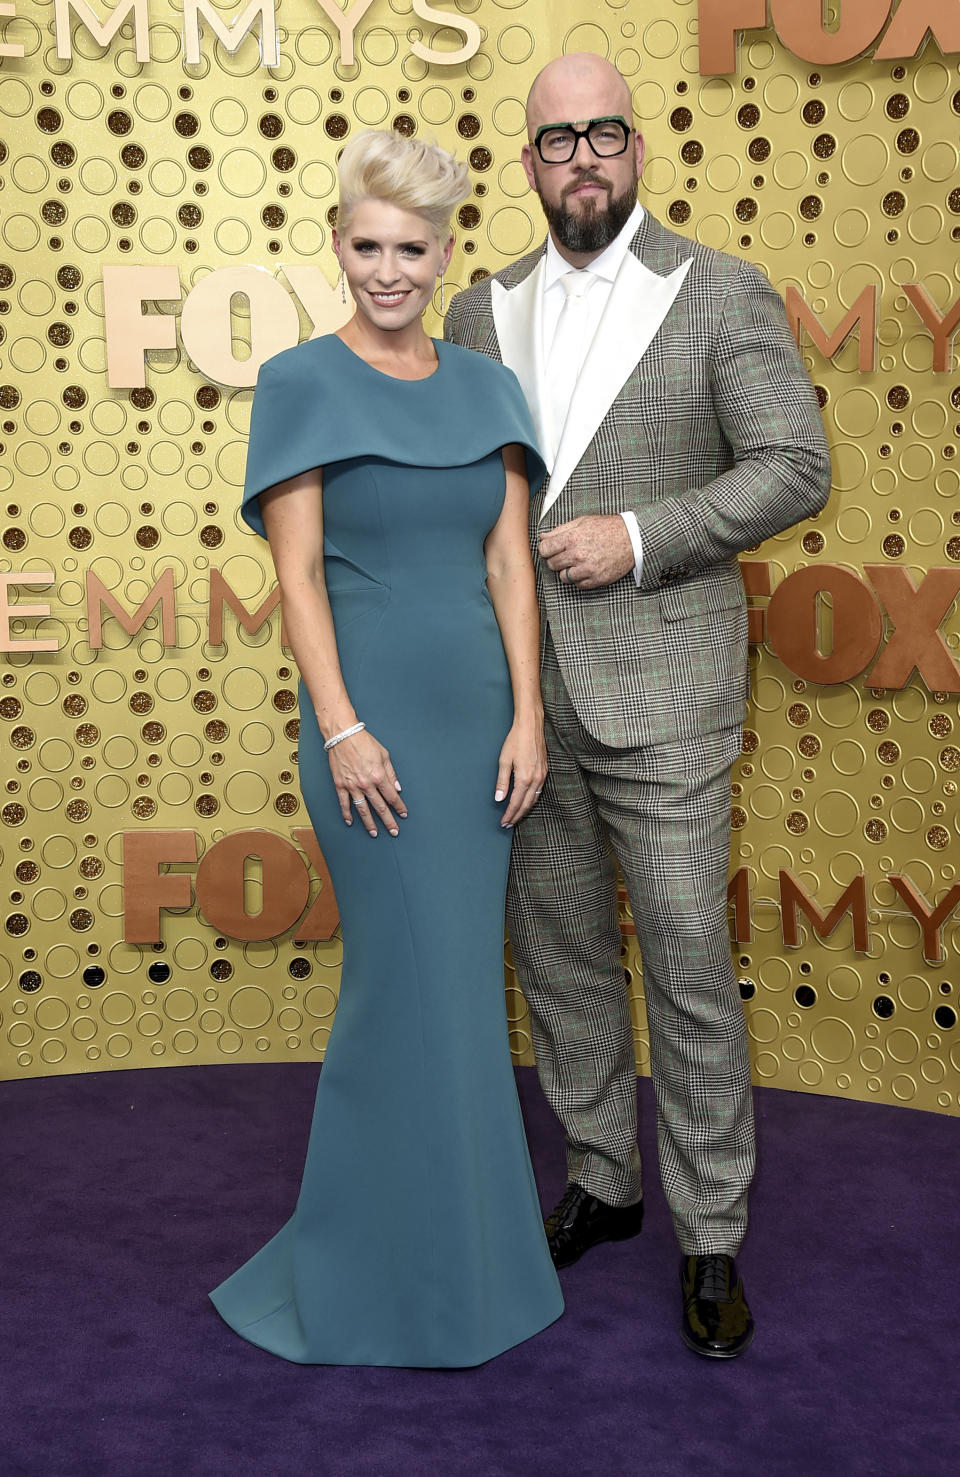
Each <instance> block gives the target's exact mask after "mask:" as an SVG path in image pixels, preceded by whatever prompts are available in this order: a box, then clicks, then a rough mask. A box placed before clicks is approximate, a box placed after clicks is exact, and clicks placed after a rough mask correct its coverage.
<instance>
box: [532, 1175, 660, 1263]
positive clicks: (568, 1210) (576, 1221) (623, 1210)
mask: <svg viewBox="0 0 960 1477" xmlns="http://www.w3.org/2000/svg"><path fill="white" fill-rule="evenodd" d="M642 1225H643V1201H642V1200H638V1201H637V1202H636V1204H635V1205H621V1206H616V1205H604V1203H603V1201H602V1200H598V1199H597V1197H596V1196H595V1195H591V1194H590V1193H589V1192H588V1191H587V1190H585V1189H583V1187H582V1185H568V1186H567V1190H566V1194H565V1195H564V1197H563V1199H562V1200H561V1201H560V1204H559V1205H558V1206H557V1207H556V1209H555V1210H553V1211H552V1212H551V1214H550V1215H548V1216H547V1219H546V1221H545V1222H544V1229H545V1231H546V1233H547V1245H548V1246H549V1247H550V1255H551V1256H552V1257H553V1265H554V1266H555V1267H569V1266H572V1264H573V1263H574V1262H576V1261H579V1260H580V1258H581V1257H582V1256H583V1253H584V1252H585V1251H589V1250H590V1247H591V1246H596V1245H598V1243H599V1242H601V1241H626V1240H627V1239H628V1237H630V1236H636V1235H638V1234H639V1231H640V1227H641V1226H642Z"/></svg>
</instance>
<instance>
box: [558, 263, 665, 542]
mask: <svg viewBox="0 0 960 1477" xmlns="http://www.w3.org/2000/svg"><path fill="white" fill-rule="evenodd" d="M691 266H692V261H691V260H688V261H685V262H684V263H683V264H682V266H679V267H678V268H677V269H676V271H675V272H671V273H670V276H669V277H659V276H658V275H657V273H656V272H651V271H650V268H649V267H645V266H644V265H643V262H642V261H641V260H640V258H639V257H637V256H634V254H633V252H632V251H629V252H627V255H626V256H625V257H624V259H623V262H622V263H621V266H620V270H619V272H618V273H617V276H616V280H615V282H614V284H613V287H612V288H611V290H610V296H609V298H608V299H607V305H606V307H605V308H604V310H603V317H602V318H601V319H600V324H599V326H598V328H597V332H596V334H595V335H594V339H593V343H592V344H591V345H590V348H589V349H588V351H587V357H586V359H585V360H584V362H583V368H582V369H581V370H580V377H579V379H578V380H577V384H576V388H575V390H574V392H573V400H572V403H571V405H570V410H569V413H568V415H567V420H566V424H565V425H564V428H563V435H562V437H561V438H560V445H559V447H558V448H557V457H556V461H555V462H554V465H553V470H552V472H551V475H550V485H549V487H548V488H547V495H546V497H545V498H544V503H543V512H542V513H541V514H540V516H541V518H542V517H543V516H544V514H546V513H548V512H549V510H550V509H551V508H552V507H553V504H554V503H555V502H556V500H557V498H558V497H559V496H560V494H561V492H562V491H563V489H564V487H565V486H566V484H567V482H568V480H569V478H570V476H571V474H572V473H573V472H574V471H575V470H576V467H577V463H578V462H579V461H580V458H581V457H582V456H583V453H584V452H585V451H586V449H587V447H588V446H589V445H590V442H591V441H592V440H593V438H594V436H595V435H596V432H597V429H598V427H599V425H600V423H601V421H602V420H603V418H604V416H605V415H606V414H607V411H608V410H609V409H610V407H611V405H612V404H613V402H614V400H615V399H616V398H617V395H618V394H619V393H620V391H621V389H622V388H623V385H624V383H625V381H626V379H627V377H628V375H630V374H631V373H632V371H633V370H634V369H635V368H636V367H637V365H638V364H639V363H640V360H641V359H642V358H643V356H644V354H645V353H646V352H647V350H648V349H649V347H650V345H651V344H652V342H653V340H654V338H655V337H656V334H657V330H658V329H659V327H660V325H661V323H662V322H663V320H664V319H665V318H666V316H667V314H668V313H669V312H670V309H671V308H672V307H673V304H674V302H675V300H676V297H677V294H678V293H679V291H680V289H681V287H682V286H683V283H684V279H685V277H686V275H687V273H688V271H689V270H690V267H691ZM528 280H529V279H528Z"/></svg>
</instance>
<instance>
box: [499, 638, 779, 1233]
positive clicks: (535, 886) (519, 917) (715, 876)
mask: <svg viewBox="0 0 960 1477" xmlns="http://www.w3.org/2000/svg"><path fill="white" fill-rule="evenodd" d="M541 681H542V687H543V696H544V704H545V709H546V735H547V749H548V754H549V759H550V773H549V775H548V777H547V781H546V784H545V786H544V790H543V794H542V795H541V797H540V800H539V802H538V803H537V805H536V806H535V807H534V809H533V811H532V812H531V813H530V815H529V816H528V817H527V818H526V819H525V820H524V821H523V822H522V823H521V824H520V825H519V826H518V827H517V831H516V834H515V836H514V843H513V861H512V867H511V877H510V887H509V890H508V897H507V915H508V922H509V927H510V937H511V943H512V948H513V957H514V962H515V964H516V966H517V972H518V976H519V980H520V984H521V987H522V989H523V991H524V994H525V996H526V999H527V1002H528V1004H529V1006H530V1013H531V1017H532V1027H533V1044H534V1050H535V1052H536V1058H537V1067H538V1071H539V1074H540V1081H541V1084H542V1086H543V1090H544V1092H545V1094H546V1097H547V1100H548V1101H549V1103H550V1105H551V1106H552V1108H553V1110H554V1112H555V1113H556V1114H557V1117H558V1118H559V1119H560V1121H561V1123H562V1124H563V1127H564V1130H565V1132H566V1138H567V1169H568V1178H569V1179H570V1180H571V1181H572V1182H575V1183H577V1184H580V1185H582V1186H583V1187H584V1188H585V1189H586V1190H588V1191H589V1192H590V1193H591V1194H594V1195H596V1196H597V1197H598V1198H599V1199H601V1200H603V1201H605V1202H606V1203H608V1204H611V1205H629V1204H631V1203H632V1202H634V1201H635V1200H637V1199H638V1198H639V1196H640V1194H641V1167H640V1154H639V1150H638V1147H637V1119H636V1101H637V1100H636V1068H635V1058H634V1042H633V1029H632V1025H631V1020H630V1012H629V1006H628V1002H627V992H626V981H625V977H624V971H623V965H622V962H621V941H620V929H619V921H618V908H617V877H616V867H617V863H619V866H620V870H621V872H622V874H623V878H624V882H625V884H626V888H627V895H628V898H629V900H630V904H631V908H632V911H633V919H634V923H635V925H636V930H637V938H638V942H639V945H640V952H641V957H642V961H643V979H644V992H645V996H646V1007H647V1019H648V1023H649V1028H650V1057H651V1075H652V1077H653V1084H654V1089H655V1092H656V1099H657V1142H658V1150H659V1159H660V1173H661V1179H662V1182H663V1188H664V1191H665V1193H666V1197H667V1201H668V1203H669V1206H670V1210H671V1213H672V1216H673V1221H674V1227H675V1230H676V1233H677V1238H678V1240H679V1243H680V1248H681V1251H683V1252H684V1254H686V1255H693V1254H698V1253H707V1252H726V1253H729V1254H731V1255H733V1254H735V1253H736V1251H737V1249H738V1247H739V1245H740V1241H741V1240H742V1237H743V1234H744V1231H745V1229H746V1222H747V1190H748V1187H749V1184H750V1180H751V1177H752V1174H753V1166H754V1138H753V1109H752V1098H751V1088H750V1063H749V1057H748V1051H747V1036H746V1026H745V1021H744V1014H743V1006H742V1003H741V1001H740V997H739V993H738V990H737V984H736V979H735V977H734V972H733V964H732V959H731V950H730V941H729V934H728V930H727V906H726V904H727V876H728V867H729V855H730V770H731V766H732V764H733V762H734V760H735V759H736V757H737V755H738V754H739V752H740V742H741V738H740V728H739V727H735V728H729V729H725V730H722V731H721V732H718V733H711V734H706V735H699V736H696V737H693V738H688V739H685V740H682V741H680V742H677V743H669V744H658V745H648V746H644V747H641V748H636V749H612V748H608V747H607V746H606V745H605V744H602V743H601V742H600V741H599V740H598V739H595V738H594V737H593V736H592V735H591V734H589V733H588V732H587V730H586V729H585V728H584V727H583V726H582V724H581V723H580V721H579V719H578V718H577V715H576V713H575V712H574V709H573V706H572V704H571V701H570V698H569V695H568V693H567V690H566V687H565V684H564V681H563V677H562V675H561V673H560V670H559V667H558V665H557V659H556V654H555V652H554V650H553V643H552V640H551V638H550V633H549V630H548V631H547V632H546V646H545V652H544V659H543V670H542V674H541Z"/></svg>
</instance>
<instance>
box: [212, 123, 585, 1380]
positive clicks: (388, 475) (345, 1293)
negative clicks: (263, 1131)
mask: <svg viewBox="0 0 960 1477" xmlns="http://www.w3.org/2000/svg"><path fill="white" fill-rule="evenodd" d="M340 170H341V203H340V221H339V230H338V233H336V234H335V246H336V248H337V252H338V256H340V258H341V262H342V265H343V267H344V269H345V271H346V276H347V280H348V281H349V283H350V287H351V291H352V293H353V296H354V300H355V302H356V306H357V311H356V314H355V316H354V318H353V319H352V320H351V322H350V323H349V324H348V325H347V327H346V328H345V329H344V330H342V332H341V333H340V334H339V335H329V336H327V337H323V338H319V339H315V340H312V341H310V342H307V343H305V344H301V345H300V346H299V347H297V348H294V349H290V350H288V351H286V352H285V353H282V354H279V355H278V356H277V357H276V358H274V359H272V360H270V361H268V362H267V363H266V364H265V365H264V366H263V368H262V370H261V372H260V376H259V379H258V382H257V390H256V395H255V398H254V406H253V416H252V422H251V435H250V449H249V455H248V463H247V477H246V489H245V492H244V504H243V516H244V518H245V519H246V521H247V522H248V523H249V525H250V526H251V527H252V528H253V529H255V530H256V531H257V532H259V533H261V534H263V533H264V532H266V533H267V535H268V536H269V539H270V545H271V550H272V553H273V556H274V560H275V563H276V566H277V574H278V578H279V581H280V586H281V589H282V593H283V602H284V616H285V621H286V626H287V630H288V633H289V640H290V644H291V646H292V648H293V651H294V655H295V657H296V659H297V662H298V665H299V667H300V670H301V674H302V680H301V687H300V712H301V725H300V744H299V754H300V775H301V783H302V787H303V794H304V798H305V800H306V803H307V808H308V810H309V813H310V818H311V821H312V823H313V826H314V830H315V831H316V834H317V837H318V839H319V842H320V845H321V848H322V850H323V853H324V856H325V858H326V861H327V864H328V866H329V869H330V874H331V877H332V880H333V885H334V890H335V892H336V895H337V901H338V904H339V909H340V918H341V926H342V932H343V945H344V964H343V977H342V982H341V992H340V1002H339V1005H338V1009H337V1016H336V1022H335V1025H334V1029H333V1032H332V1034H331V1038H330V1042H329V1046H328V1049H327V1054H326V1058H325V1061H324V1064H323V1069H322V1072H321V1076H320V1082H319V1087H318V1090H317V1100H316V1108H315V1113H314V1120H313V1127H312V1131H311V1135H310V1143H309V1148H308V1151H307V1159H306V1165H305V1169H304V1174H303V1181H302V1184H301V1187H300V1195H299V1199H298V1202H297V1206H296V1210H295V1212H294V1214H293V1216H292V1217H291V1219H290V1220H289V1221H288V1222H287V1223H286V1225H285V1226H283V1228H282V1229H281V1230H280V1231H279V1232H278V1234H277V1235H276V1236H274V1237H273V1239H272V1240H271V1241H269V1242H268V1243H267V1245H266V1246H264V1247H263V1248H262V1250H260V1251H258V1252H257V1253H256V1255H255V1256H253V1257H252V1259H251V1260H250V1261H248V1262H246V1264H245V1265H244V1266H242V1267H241V1268H240V1269H239V1271H237V1272H235V1273H234V1274H233V1275H232V1276H231V1277H229V1278H228V1279H227V1280H226V1281H225V1282H224V1283H222V1284H221V1286H220V1287H218V1288H217V1289H216V1291H215V1292H213V1293H212V1294H211V1297H212V1299H213V1302H214V1304H215V1306H216V1308H217V1310H218V1311H219V1312H220V1314H221V1315H222V1317H223V1318H224V1319H225V1320H226V1322H227V1323H228V1324H230V1326H231V1327H232V1328H234V1329H235V1330H236V1331H237V1332H238V1333H239V1334H241V1335H242V1336H243V1337H244V1338H246V1339H248V1340H249V1341H250V1342H251V1343H254V1344H257V1345H259V1346H260V1347H262V1348H264V1349H267V1350H269V1351H270V1352H272V1353H274V1354H279V1355H282V1356H283V1357H284V1358H286V1359H290V1360H294V1361H296V1362H299V1363H317V1364H367V1365H407V1366H428V1367H444V1366H447V1367H449V1366H466V1365H475V1364H480V1363H482V1362H483V1361H485V1360H487V1359H490V1358H491V1357H493V1356H494V1355H496V1354H499V1353H501V1352H502V1351H503V1350H505V1349H508V1348H510V1347H512V1346H513V1345H515V1344H517V1343H519V1342H521V1341H522V1340H523V1339H526V1338H529V1337H530V1336H531V1335H533V1334H535V1333H537V1332H539V1331H540V1330H541V1329H543V1328H545V1327H546V1326H547V1325H548V1324H550V1323H551V1322H553V1320H554V1319H555V1318H557V1317H558V1316H559V1314H560V1313H561V1311H562V1307H563V1304H562V1300H561V1295H560V1288H559V1284H558V1282H557V1277H556V1273H555V1271H554V1268H553V1265H552V1263H551V1260H550V1256H549V1252H548V1249H547V1243H546V1239H545V1236H544V1231H543V1225H542V1221H541V1215H540V1208H539V1203H538V1199H537V1193H536V1186H535V1184H534V1179H533V1173H532V1170H531V1166H530V1160H529V1155H528V1152H527V1146H526V1140H525V1137H524V1130H523V1123H522V1120H521V1117H520V1109H519V1103H518V1100H517V1093H516V1086H515V1082H514V1077H513V1071H512V1066H511V1061H510V1051H509V1042H508V1035H507V1022H506V1012H505V1005H504V994H503V919H504V900H505V892H506V880H507V869H508V863H509V855H510V838H511V827H512V825H513V824H514V823H515V822H516V821H517V820H518V819H520V818H521V817H522V815H524V814H525V813H526V812H527V810H529V809H530V807H531V806H532V805H533V804H534V803H535V801H536V796H537V794H538V793H539V789H540V787H541V786H542V784H543V780H544V775H545V773H546V761H545V757H544V751H543V740H542V715H541V710H540V697H539V688H538V633H537V613H536V598H535V593H534V587H533V572H532V567H531V562H530V553H529V547H528V543H527V506H526V503H527V500H528V498H529V488H528V475H529V476H530V477H532V478H534V479H535V481H536V483H537V484H539V480H540V479H541V478H542V476H543V465H542V463H541V461H540V458H539V455H538V452H537V449H536V443H535V440H534V437H533V432H532V428H531V425H530V422H529V418H528V414H527V410H526V406H525V404H524V401H523V398H522V395H521V392H520V388H519V386H518V384H517V382H516V380H515V379H514V377H513V375H512V374H511V372H510V371H509V370H507V369H505V368H504V367H503V366H502V365H500V364H497V363H495V362H493V361H492V360H490V359H488V358H487V357H485V356H482V355H479V354H473V353H471V352H470V351H468V350H463V349H459V348H457V347H455V346H453V345H448V344H444V343H442V342H435V341H433V340H431V339H428V338H427V337H426V335H425V333H424V330H423V327H422V322H421V318H422V313H423V310H424V308H425V307H426V305H427V303H428V302H429V301H430V298H431V296H432V292H433V289H434V285H435V279H436V273H437V272H438V270H439V271H440V272H441V273H442V272H443V270H445V268H446V265H447V263H448V262H449V259H450V250H451V247H452V240H451V237H450V230H449V220H450V215H451V212H452V210H453V208H454V206H455V205H456V204H457V203H458V202H459V201H460V200H462V199H463V198H464V196H465V194H466V193H467V191H468V189H469V185H468V183H467V182H466V170H465V169H464V167H463V166H462V165H458V164H456V162H455V161H454V160H453V159H452V158H451V156H450V155H448V154H446V153H445V151H443V150H441V149H439V148H437V147H436V146H431V145H424V144H421V143H419V142H417V141H414V140H407V139H403V138H402V137H401V136H400V135H398V134H386V133H376V132H373V131H368V132H367V133H365V134H361V135H358V137H357V138H356V139H355V140H354V141H352V143H351V144H350V145H348V147H347V149H346V150H345V151H344V155H343V157H342V159H341V166H340ZM361 722H362V723H363V724H364V725H366V726H365V727H359V726H358V725H360V724H361ZM344 734H346V735H347V736H346V737H342V735H344ZM331 739H333V740H335V742H334V743H333V744H332V745H331V744H330V743H329V741H330V740H331ZM325 743H326V744H327V751H326V752H324V746H325ZM401 785H402V789H401Z"/></svg>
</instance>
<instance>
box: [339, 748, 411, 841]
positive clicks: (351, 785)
mask: <svg viewBox="0 0 960 1477" xmlns="http://www.w3.org/2000/svg"><path fill="white" fill-rule="evenodd" d="M327 753H328V757H329V760H330V773H331V775H332V776H333V783H334V785H335V786H336V790H337V800H338V801H339V803H340V813H341V815H342V816H343V818H344V820H345V821H346V823H347V825H348V826H352V825H353V811H352V809H351V806H355V807H356V811H357V815H358V816H359V817H360V819H361V820H362V821H363V824H364V825H365V826H366V828H367V830H368V831H369V833H370V835H371V836H376V834H377V819H376V818H377V816H379V817H380V819H381V820H382V821H383V824H384V825H385V826H386V828H387V830H388V831H389V832H390V835H391V836H398V835H399V834H400V831H399V827H398V825H397V817H398V816H399V817H400V819H401V820H403V819H405V818H406V814H407V807H406V805H405V804H404V802H403V800H402V799H401V798H400V781H399V780H398V779H397V776H396V774H395V773H394V768H393V765H392V764H391V763H390V755H389V754H388V753H387V751H386V749H385V748H384V747H383V745H382V744H380V743H378V742H377V740H376V739H375V738H374V736H373V734H372V733H369V732H367V731H366V730H364V731H363V732H362V733H357V734H354V735H353V737H352V738H348V739H342V740H341V741H340V743H339V744H336V745H335V746H334V747H333V748H332V749H329V750H328V751H327Z"/></svg>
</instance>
